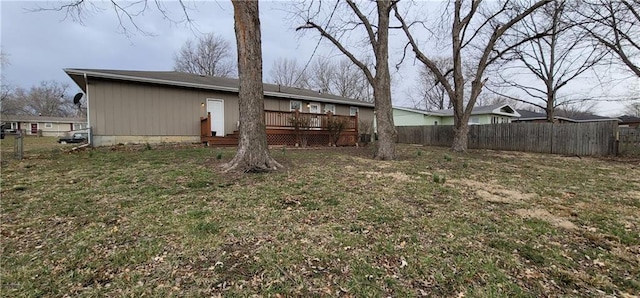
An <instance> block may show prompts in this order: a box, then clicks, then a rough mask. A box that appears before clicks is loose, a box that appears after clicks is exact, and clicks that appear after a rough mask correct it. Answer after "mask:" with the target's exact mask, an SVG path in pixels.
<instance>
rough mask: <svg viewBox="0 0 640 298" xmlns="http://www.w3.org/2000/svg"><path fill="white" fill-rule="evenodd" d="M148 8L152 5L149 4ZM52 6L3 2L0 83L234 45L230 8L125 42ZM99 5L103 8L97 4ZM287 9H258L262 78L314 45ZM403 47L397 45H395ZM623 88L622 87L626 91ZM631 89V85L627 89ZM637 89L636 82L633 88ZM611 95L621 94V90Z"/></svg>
mask: <svg viewBox="0 0 640 298" xmlns="http://www.w3.org/2000/svg"><path fill="white" fill-rule="evenodd" d="M150 2H151V1H150ZM56 3H58V2H42V1H38V2H23V1H14V2H12V1H1V4H0V15H1V19H2V21H1V24H0V25H1V29H2V30H1V36H0V41H1V43H0V46H1V47H2V51H3V53H5V54H7V56H8V59H9V65H7V66H6V67H3V68H2V75H3V77H4V79H5V81H4V82H3V83H8V84H11V85H14V86H20V87H25V88H28V87H30V86H32V85H36V84H38V83H39V82H40V81H45V80H55V81H60V82H65V83H68V84H69V85H71V86H73V87H74V88H76V86H75V85H74V84H73V81H71V79H69V78H68V77H67V75H66V74H65V73H64V72H63V70H62V69H63V68H102V69H122V70H171V69H172V68H173V57H174V54H175V53H176V52H177V51H178V50H179V49H180V47H181V46H182V45H183V44H184V42H185V41H186V40H188V39H192V38H194V37H196V36H197V35H198V34H200V33H206V32H215V33H217V34H220V35H221V36H223V37H225V38H226V39H228V40H229V41H230V42H231V43H232V44H235V35H234V30H233V9H232V7H231V4H230V2H229V1H216V2H214V1H206V2H196V3H195V4H193V3H192V2H190V3H189V4H188V5H189V6H190V9H189V10H188V15H189V17H190V18H191V19H192V20H193V21H194V22H193V23H192V26H188V25H185V24H176V23H172V22H171V21H168V20H166V19H163V15H162V14H161V13H160V12H159V11H158V10H157V9H155V8H154V7H151V9H147V10H146V11H145V13H144V15H143V16H139V17H137V18H136V19H135V21H136V24H137V26H139V27H140V28H141V29H142V30H144V31H145V32H146V33H149V34H145V33H142V32H138V31H136V29H135V28H133V27H132V26H131V24H128V23H127V24H125V25H126V26H127V29H128V30H129V31H130V34H123V32H122V29H121V28H120V27H119V25H118V24H119V22H118V18H117V15H116V14H115V13H114V12H113V11H112V10H109V6H105V5H102V6H103V7H104V8H107V9H106V10H104V11H100V10H94V11H91V12H90V13H89V14H85V15H84V17H85V18H84V20H83V23H82V24H81V23H78V22H74V21H73V20H72V19H70V18H67V19H65V13H64V12H57V11H41V12H30V11H29V10H32V9H34V8H38V7H50V6H52V5H55V4H56ZM93 3H98V4H97V5H101V4H100V2H93ZM161 3H163V5H165V6H166V8H167V10H168V11H170V13H171V14H170V17H171V18H172V19H173V20H180V19H182V18H183V17H184V14H182V13H181V9H180V7H179V6H178V3H177V2H175V1H168V2H161ZM288 5H290V4H288V3H287V2H282V1H281V2H275V1H261V4H260V13H261V26H262V48H263V59H264V67H263V68H264V77H265V80H267V79H268V73H269V69H270V68H271V65H272V63H273V61H274V60H275V59H276V58H278V57H286V58H292V57H293V58H297V60H298V62H299V63H302V64H304V63H306V61H307V60H308V59H309V58H310V57H311V55H312V52H313V50H314V48H315V46H316V43H317V42H318V34H317V33H315V32H311V31H310V32H308V33H306V35H304V36H302V35H301V34H300V33H296V32H295V31H294V28H293V27H294V24H292V23H291V22H289V21H287V13H286V10H287V6H288ZM401 43H402V42H401ZM397 48H398V47H395V50H394V47H393V45H392V51H393V52H395V53H393V52H392V53H391V55H392V59H396V60H397V59H399V58H398V57H399V55H400V53H398V51H397ZM316 55H317V56H326V57H334V59H340V58H341V56H340V55H338V54H337V51H336V50H335V49H334V48H333V47H332V46H331V45H328V44H327V43H326V42H323V43H322V44H321V46H320V47H319V48H318V51H317V53H316ZM411 64H412V63H411V62H409V63H405V64H404V65H403V67H402V68H401V69H400V70H399V71H396V72H394V74H393V76H394V83H395V84H394V86H393V102H394V104H395V105H404V106H410V105H411V102H410V101H409V100H408V99H407V97H406V95H405V90H406V89H407V88H409V87H410V86H411V85H412V84H413V83H414V80H415V73H416V67H414V66H412V65H411ZM626 84H627V85H628V83H626ZM631 84H634V81H631ZM635 84H640V83H638V80H635ZM616 88H619V89H624V88H623V87H621V86H620V85H618V86H617V87H616ZM621 107H622V105H621V104H619V103H610V102H608V103H601V104H599V106H598V108H597V110H598V112H600V113H601V114H605V115H614V114H617V113H619V112H620V111H621Z"/></svg>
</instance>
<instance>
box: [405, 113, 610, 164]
mask: <svg viewBox="0 0 640 298" xmlns="http://www.w3.org/2000/svg"><path fill="white" fill-rule="evenodd" d="M396 128H397V130H398V142H399V143H407V144H423V145H430V146H451V145H452V144H453V126H451V125H438V126H399V127H396ZM617 131H618V123H617V122H615V121H607V122H592V123H561V124H556V123H508V124H490V125H470V126H469V148H470V149H493V150H509V151H523V152H538V153H553V154H565V155H581V156H585V155H615V154H616V153H617V150H616V132H617Z"/></svg>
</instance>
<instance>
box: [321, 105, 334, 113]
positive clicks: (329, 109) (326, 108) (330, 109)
mask: <svg viewBox="0 0 640 298" xmlns="http://www.w3.org/2000/svg"><path fill="white" fill-rule="evenodd" d="M324 112H325V113H328V112H331V114H335V113H336V105H334V104H330V103H326V104H324Z"/></svg>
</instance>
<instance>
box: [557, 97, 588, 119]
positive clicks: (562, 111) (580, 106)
mask: <svg viewBox="0 0 640 298" xmlns="http://www.w3.org/2000/svg"><path fill="white" fill-rule="evenodd" d="M596 104H597V103H596V102H593V101H566V102H565V103H564V104H562V105H560V106H558V108H557V110H556V114H557V116H560V117H567V118H574V117H577V116H581V115H593V113H594V110H595V108H596Z"/></svg>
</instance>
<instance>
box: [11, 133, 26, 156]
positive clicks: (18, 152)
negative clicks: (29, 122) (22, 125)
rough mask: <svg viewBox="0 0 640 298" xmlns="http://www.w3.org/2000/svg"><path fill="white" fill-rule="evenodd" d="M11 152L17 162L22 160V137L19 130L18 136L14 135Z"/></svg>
mask: <svg viewBox="0 0 640 298" xmlns="http://www.w3.org/2000/svg"><path fill="white" fill-rule="evenodd" d="M13 151H14V154H15V157H16V158H17V159H19V160H22V158H23V157H24V136H23V135H22V131H21V130H18V134H17V135H16V139H15V142H14V144H13Z"/></svg>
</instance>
